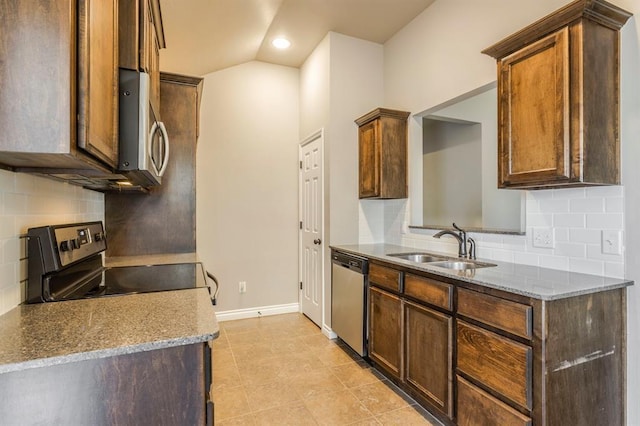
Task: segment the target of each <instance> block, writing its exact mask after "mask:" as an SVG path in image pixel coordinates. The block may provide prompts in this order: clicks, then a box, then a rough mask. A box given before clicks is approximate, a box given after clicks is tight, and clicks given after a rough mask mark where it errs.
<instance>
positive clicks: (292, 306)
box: [216, 303, 300, 322]
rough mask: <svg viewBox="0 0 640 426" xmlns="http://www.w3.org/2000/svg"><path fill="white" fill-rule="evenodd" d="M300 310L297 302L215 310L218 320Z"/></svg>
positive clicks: (264, 315)
mask: <svg viewBox="0 0 640 426" xmlns="http://www.w3.org/2000/svg"><path fill="white" fill-rule="evenodd" d="M292 312H300V304H299V303H289V304H287V305H272V306H258V307H256V308H246V309H234V310H232V311H222V312H216V318H217V319H218V322H224V321H232V320H239V319H245V318H257V317H266V316H268V315H278V314H290V313H292Z"/></svg>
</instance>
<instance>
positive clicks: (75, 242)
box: [69, 238, 80, 250]
mask: <svg viewBox="0 0 640 426" xmlns="http://www.w3.org/2000/svg"><path fill="white" fill-rule="evenodd" d="M69 245H70V246H71V249H72V250H74V249H79V248H80V238H73V239H71V240H69Z"/></svg>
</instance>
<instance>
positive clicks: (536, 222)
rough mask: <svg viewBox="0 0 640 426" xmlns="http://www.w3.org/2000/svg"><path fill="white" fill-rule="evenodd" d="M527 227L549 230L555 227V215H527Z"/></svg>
mask: <svg viewBox="0 0 640 426" xmlns="http://www.w3.org/2000/svg"><path fill="white" fill-rule="evenodd" d="M526 220H527V227H533V228H548V227H551V226H552V225H553V215H552V214H550V213H532V214H528V215H527V219H526Z"/></svg>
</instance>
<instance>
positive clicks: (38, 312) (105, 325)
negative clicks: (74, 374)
mask: <svg viewBox="0 0 640 426" xmlns="http://www.w3.org/2000/svg"><path fill="white" fill-rule="evenodd" d="M218 335H219V327H218V322H217V320H216V316H215V312H214V309H213V305H212V304H211V299H210V297H209V292H208V289H207V288H193V289H185V290H177V291H164V292H156V293H142V294H128V295H121V296H111V297H101V298H95V299H82V300H70V301H64V302H52V303H40V304H33V305H20V306H17V307H16V308H14V309H13V310H11V311H9V312H7V313H6V314H4V315H2V316H0V373H7V372H11V371H18V370H24V369H29V368H37V367H46V366H51V365H57V364H64V363H69V362H76V361H83V360H87V359H96V358H106V357H111V356H116V355H122V354H129V353H134V352H143V351H149V350H155V349H162V348H168V347H173V346H182V345H188V344H192V343H202V342H206V341H209V340H212V339H215V338H216V337H218Z"/></svg>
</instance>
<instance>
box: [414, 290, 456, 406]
mask: <svg viewBox="0 0 640 426" xmlns="http://www.w3.org/2000/svg"><path fill="white" fill-rule="evenodd" d="M404 314H405V318H404V321H405V326H404V333H405V346H406V358H405V380H406V382H407V383H408V384H409V385H411V386H412V387H413V388H414V389H415V390H417V391H418V392H419V393H420V394H421V395H422V396H423V397H424V398H425V399H427V400H428V401H429V402H430V403H431V404H433V405H435V406H436V407H438V409H440V411H442V412H443V413H444V414H446V415H447V416H449V417H450V418H451V417H453V403H452V398H453V392H452V386H453V381H452V371H453V370H452V362H453V361H452V359H453V343H452V342H453V326H452V321H453V320H452V318H451V316H450V315H446V314H443V313H440V312H437V311H434V310H432V309H429V308H426V307H423V306H420V305H416V304H413V303H410V302H405V305H404Z"/></svg>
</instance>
